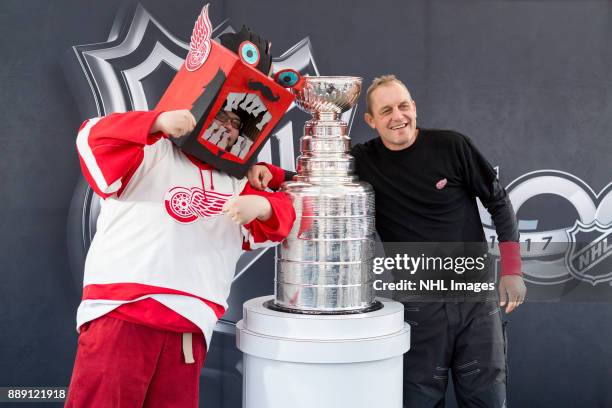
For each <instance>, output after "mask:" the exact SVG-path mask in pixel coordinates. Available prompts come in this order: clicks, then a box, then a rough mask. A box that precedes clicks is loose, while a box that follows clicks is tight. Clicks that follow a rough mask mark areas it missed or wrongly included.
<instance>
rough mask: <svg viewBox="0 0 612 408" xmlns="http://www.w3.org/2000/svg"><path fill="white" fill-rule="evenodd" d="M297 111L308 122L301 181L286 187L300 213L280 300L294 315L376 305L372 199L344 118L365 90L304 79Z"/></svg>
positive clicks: (282, 262)
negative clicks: (358, 169) (357, 167)
mask: <svg viewBox="0 0 612 408" xmlns="http://www.w3.org/2000/svg"><path fill="white" fill-rule="evenodd" d="M305 81H306V83H305V86H304V88H303V89H302V90H301V91H298V92H295V95H296V105H297V106H298V107H299V108H300V109H302V110H304V111H305V112H308V113H311V114H312V115H313V116H314V118H313V119H312V120H309V121H308V122H306V125H305V126H304V137H302V139H301V155H300V156H299V157H298V159H297V171H298V175H297V176H296V177H295V178H294V180H293V181H290V182H286V183H284V184H283V187H282V190H283V191H285V192H286V193H288V194H289V196H290V197H291V199H292V201H293V206H294V207H295V211H296V216H297V218H296V222H295V224H294V226H293V229H292V230H291V232H290V234H289V236H288V238H287V239H286V240H285V241H283V243H282V244H281V245H280V246H279V247H278V256H277V260H276V282H275V300H274V303H275V305H276V306H277V307H280V308H283V309H290V310H292V311H296V312H299V311H303V312H310V313H312V312H318V313H338V312H354V311H359V310H365V309H367V308H369V307H371V306H372V305H373V304H374V291H373V288H372V280H373V278H372V259H373V257H374V249H375V248H374V247H375V243H374V192H373V191H372V188H371V186H370V185H369V184H367V183H364V182H360V181H358V179H357V177H356V176H354V174H353V173H354V159H353V157H351V155H350V154H349V153H348V152H349V149H350V138H349V136H348V127H347V125H346V123H344V122H342V121H341V120H339V116H340V114H341V113H342V112H344V111H346V110H348V109H350V108H351V106H353V105H354V104H355V102H356V101H357V98H358V97H359V92H360V90H361V78H357V77H305Z"/></svg>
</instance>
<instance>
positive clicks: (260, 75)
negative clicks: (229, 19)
mask: <svg viewBox="0 0 612 408" xmlns="http://www.w3.org/2000/svg"><path fill="white" fill-rule="evenodd" d="M211 33H212V26H211V23H210V20H209V18H208V5H206V6H205V7H204V9H203V10H202V13H201V14H200V16H199V17H198V20H197V21H196V24H195V26H194V29H193V34H192V35H191V44H190V49H189V53H188V54H187V58H186V59H185V63H184V64H183V66H182V67H181V69H180V70H179V71H178V73H177V74H176V76H175V77H174V79H173V80H172V82H171V83H170V86H169V87H168V89H167V90H166V92H165V93H164V95H163V96H162V98H161V100H160V101H159V103H158V105H157V106H156V108H155V109H156V110H161V111H168V110H175V109H189V110H190V111H191V113H193V115H194V117H195V118H196V120H197V125H196V127H195V129H194V130H193V132H191V133H190V134H188V135H185V136H183V137H180V138H171V140H172V141H173V142H174V144H175V145H177V146H178V147H180V148H181V149H182V150H183V151H184V152H185V153H187V154H189V155H191V156H194V157H196V158H197V159H199V160H201V161H203V162H206V163H209V164H211V165H212V166H214V167H215V168H217V169H218V170H221V171H224V172H226V173H228V174H230V175H232V176H234V177H238V178H241V177H244V175H245V174H246V172H247V171H248V168H249V167H250V165H251V164H252V163H253V161H254V160H255V158H256V157H257V153H258V152H259V150H261V148H262V147H263V145H264V143H265V141H266V140H267V138H268V136H269V135H270V134H271V132H272V129H273V128H274V126H275V125H276V124H277V123H278V121H279V120H280V119H281V117H282V116H283V115H284V113H285V112H286V111H287V109H288V108H289V106H290V105H291V103H292V102H293V100H294V97H293V95H292V94H291V92H289V90H288V88H292V87H300V86H301V84H302V80H301V78H300V75H299V74H298V73H297V72H296V71H294V70H291V69H285V70H282V71H280V72H278V73H277V74H276V75H275V77H274V79H272V78H270V77H269V76H268V74H269V73H270V72H271V68H272V57H271V55H270V53H269V51H270V43H268V42H267V41H265V40H264V39H263V38H261V37H260V36H258V35H257V34H255V33H253V32H251V31H250V30H249V29H248V28H246V27H244V26H243V27H242V29H241V30H240V32H238V33H226V34H223V35H221V37H220V38H219V40H220V42H221V44H218V43H217V42H215V41H212V39H211Z"/></svg>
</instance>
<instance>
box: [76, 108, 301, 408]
mask: <svg viewBox="0 0 612 408" xmlns="http://www.w3.org/2000/svg"><path fill="white" fill-rule="evenodd" d="M195 125H196V120H195V118H194V117H193V115H192V114H191V113H190V112H189V111H187V110H177V111H168V112H156V111H153V112H126V113H120V114H112V115H109V116H106V117H102V118H95V119H90V120H88V121H86V122H85V123H83V125H82V126H81V129H80V130H79V134H78V137H77V149H78V153H79V159H80V162H81V167H82V170H83V174H84V175H85V177H86V179H87V181H88V182H89V183H90V185H91V187H92V188H93V189H94V191H95V192H96V193H97V194H98V195H99V196H100V197H101V198H102V199H103V201H102V203H101V210H100V215H99V217H98V223H97V231H96V235H95V237H94V239H93V241H92V244H91V247H90V249H89V252H88V254H87V260H86V263H85V273H84V282H83V299H82V302H81V304H80V306H79V309H78V311H77V329H78V330H79V331H80V335H79V342H78V349H77V355H76V361H75V365H74V370H73V374H72V379H71V382H70V388H69V395H68V400H67V403H66V406H67V407H119V406H121V407H157V406H159V407H161V406H164V407H165V406H167V407H193V408H195V407H197V406H198V396H199V391H198V386H199V379H200V369H201V368H202V365H203V364H204V359H205V356H206V350H207V347H208V345H209V344H210V340H211V336H212V333H213V329H214V326H215V323H216V322H217V320H218V319H219V318H220V317H221V316H222V315H223V313H224V312H225V309H226V308H227V302H226V300H227V297H228V295H229V290H230V285H231V283H232V278H233V275H234V270H235V266H236V262H237V261H238V258H239V257H240V255H241V253H242V251H243V250H248V249H251V248H255V247H257V246H261V245H265V244H269V243H273V242H279V241H281V240H282V239H283V238H284V237H286V236H287V234H288V233H289V230H290V229H291V226H292V224H293V220H294V218H295V213H294V210H293V206H292V205H291V202H290V201H289V199H288V197H287V196H286V195H284V194H282V193H265V192H261V191H255V190H254V189H252V188H251V187H250V186H249V185H248V183H247V180H246V178H243V179H240V180H238V179H235V178H233V177H230V176H229V175H227V174H225V173H222V172H220V171H218V170H216V169H214V168H213V167H211V166H210V165H208V164H206V163H203V162H201V161H199V160H197V159H195V158H194V157H191V156H189V155H187V154H186V153H184V152H183V151H182V150H180V149H178V148H177V147H175V145H174V144H173V143H172V142H171V141H170V140H168V138H178V137H180V136H182V135H185V134H188V133H189V132H191V131H192V130H193V129H194V127H195Z"/></svg>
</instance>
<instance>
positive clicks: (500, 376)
mask: <svg viewBox="0 0 612 408" xmlns="http://www.w3.org/2000/svg"><path fill="white" fill-rule="evenodd" d="M404 316H405V320H406V322H407V323H408V324H410V325H411V339H410V350H409V351H408V352H407V353H406V354H404V408H443V407H444V397H445V394H446V387H447V385H448V373H449V370H451V371H452V374H453V384H454V387H455V395H456V397H457V402H458V404H459V407H461V408H505V407H506V371H507V369H506V339H505V330H504V327H503V325H502V321H501V311H500V308H499V305H498V303H497V302H480V303H475V302H460V303H448V302H408V303H404Z"/></svg>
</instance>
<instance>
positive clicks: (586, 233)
mask: <svg viewBox="0 0 612 408" xmlns="http://www.w3.org/2000/svg"><path fill="white" fill-rule="evenodd" d="M611 227H612V226H611V225H601V224H599V223H598V222H597V221H595V222H593V223H591V224H588V225H586V224H583V223H582V222H580V221H576V223H575V224H574V227H573V228H572V229H570V230H568V231H567V235H568V238H569V242H570V245H569V248H568V251H567V252H566V253H565V263H566V266H567V268H568V270H569V271H570V273H571V274H572V276H574V277H575V278H576V279H579V280H581V281H585V282H590V283H591V284H592V285H596V284H598V283H600V282H606V281H608V280H610V279H612V228H611Z"/></svg>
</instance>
